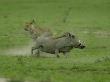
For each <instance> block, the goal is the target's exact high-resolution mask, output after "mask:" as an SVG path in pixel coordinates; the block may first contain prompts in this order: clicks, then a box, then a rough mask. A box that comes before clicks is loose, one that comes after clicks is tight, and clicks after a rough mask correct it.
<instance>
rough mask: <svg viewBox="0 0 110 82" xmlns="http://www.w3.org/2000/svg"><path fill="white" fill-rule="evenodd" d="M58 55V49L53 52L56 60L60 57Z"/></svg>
mask: <svg viewBox="0 0 110 82" xmlns="http://www.w3.org/2000/svg"><path fill="white" fill-rule="evenodd" d="M58 54H59V50H58V49H56V50H55V55H56V56H57V58H59V57H60V56H59V55H58Z"/></svg>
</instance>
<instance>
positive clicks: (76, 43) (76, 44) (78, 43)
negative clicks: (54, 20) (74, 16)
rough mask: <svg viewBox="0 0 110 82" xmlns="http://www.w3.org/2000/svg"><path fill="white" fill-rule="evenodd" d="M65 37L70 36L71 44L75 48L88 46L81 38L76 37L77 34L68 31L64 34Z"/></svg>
mask: <svg viewBox="0 0 110 82" xmlns="http://www.w3.org/2000/svg"><path fill="white" fill-rule="evenodd" d="M64 36H65V37H68V41H69V45H71V46H73V47H74V48H79V49H84V48H85V47H86V46H85V45H84V43H82V42H81V41H80V40H78V39H77V38H76V36H75V35H73V34H71V33H69V32H67V33H65V34H64Z"/></svg>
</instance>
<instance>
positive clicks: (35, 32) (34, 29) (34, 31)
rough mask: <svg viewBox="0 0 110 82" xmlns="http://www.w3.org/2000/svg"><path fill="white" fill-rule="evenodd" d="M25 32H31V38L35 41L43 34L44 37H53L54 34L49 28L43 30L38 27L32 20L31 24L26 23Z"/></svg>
mask: <svg viewBox="0 0 110 82" xmlns="http://www.w3.org/2000/svg"><path fill="white" fill-rule="evenodd" d="M24 30H25V31H28V32H29V34H30V35H31V38H32V39H33V40H34V41H35V40H36V39H37V37H39V36H40V35H42V34H43V35H44V36H52V32H51V31H50V30H49V29H47V28H46V29H43V28H41V27H39V26H36V25H35V21H34V20H32V21H31V22H28V23H25V27H24Z"/></svg>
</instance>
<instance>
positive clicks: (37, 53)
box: [35, 49, 40, 57]
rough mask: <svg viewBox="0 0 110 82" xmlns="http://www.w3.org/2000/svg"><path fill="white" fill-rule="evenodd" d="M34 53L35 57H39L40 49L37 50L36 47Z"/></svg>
mask: <svg viewBox="0 0 110 82" xmlns="http://www.w3.org/2000/svg"><path fill="white" fill-rule="evenodd" d="M35 55H37V57H39V56H40V50H39V49H37V51H36V53H35Z"/></svg>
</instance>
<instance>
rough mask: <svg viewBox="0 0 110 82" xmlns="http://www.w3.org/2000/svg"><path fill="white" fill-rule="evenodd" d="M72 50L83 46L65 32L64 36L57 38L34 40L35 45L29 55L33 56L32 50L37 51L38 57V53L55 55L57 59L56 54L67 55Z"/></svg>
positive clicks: (41, 37) (42, 37)
mask: <svg viewBox="0 0 110 82" xmlns="http://www.w3.org/2000/svg"><path fill="white" fill-rule="evenodd" d="M73 48H80V49H83V48H85V46H84V45H83V44H82V43H81V42H80V40H77V39H76V37H75V36H74V35H72V34H71V33H69V32H67V33H65V34H64V35H62V36H60V37H58V38H51V37H44V36H40V37H38V38H37V39H36V44H35V45H34V47H32V50H31V53H32V54H33V51H34V50H37V52H36V54H37V56H39V55H40V51H43V52H46V53H51V54H55V55H56V56H57V57H59V54H58V53H63V54H65V53H67V52H69V51H70V50H72V49H73Z"/></svg>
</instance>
